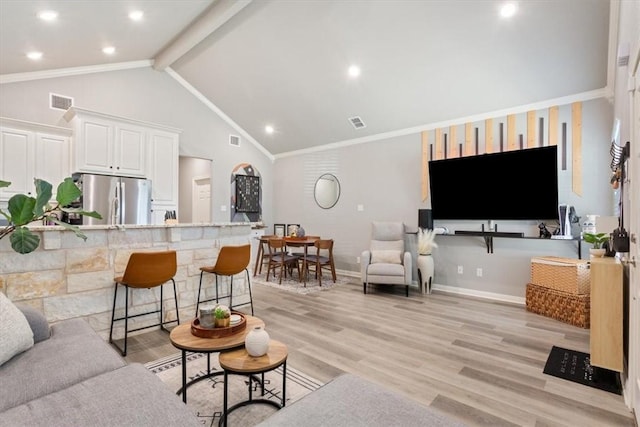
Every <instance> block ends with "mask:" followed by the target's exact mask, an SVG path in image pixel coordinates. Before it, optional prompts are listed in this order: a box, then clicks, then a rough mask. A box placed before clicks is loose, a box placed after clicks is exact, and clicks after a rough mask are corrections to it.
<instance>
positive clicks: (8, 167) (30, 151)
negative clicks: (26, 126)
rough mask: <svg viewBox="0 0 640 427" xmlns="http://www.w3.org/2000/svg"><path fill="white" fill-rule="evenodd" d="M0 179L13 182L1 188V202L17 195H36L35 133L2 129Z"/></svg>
mask: <svg viewBox="0 0 640 427" xmlns="http://www.w3.org/2000/svg"><path fill="white" fill-rule="evenodd" d="M0 179H1V180H2V181H9V182H11V185H10V186H9V187H4V188H0V200H8V199H10V198H11V196H13V195H15V194H26V195H35V187H34V185H33V179H34V133H33V132H31V131H28V130H20V129H12V128H6V127H0Z"/></svg>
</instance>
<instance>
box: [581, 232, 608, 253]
mask: <svg viewBox="0 0 640 427" xmlns="http://www.w3.org/2000/svg"><path fill="white" fill-rule="evenodd" d="M582 238H583V239H584V241H585V242H587V243H591V244H592V245H593V249H601V248H602V244H603V243H604V242H607V241H608V240H609V235H608V234H606V233H598V234H593V233H584V234H583V235H582Z"/></svg>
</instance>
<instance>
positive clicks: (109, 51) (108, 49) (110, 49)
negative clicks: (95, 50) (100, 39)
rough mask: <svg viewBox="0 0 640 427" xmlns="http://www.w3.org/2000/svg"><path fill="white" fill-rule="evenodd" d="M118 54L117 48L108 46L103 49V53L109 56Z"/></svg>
mask: <svg viewBox="0 0 640 427" xmlns="http://www.w3.org/2000/svg"><path fill="white" fill-rule="evenodd" d="M115 52H116V48H115V47H113V46H107V47H103V48H102V53H105V54H107V55H113V54H114V53H115Z"/></svg>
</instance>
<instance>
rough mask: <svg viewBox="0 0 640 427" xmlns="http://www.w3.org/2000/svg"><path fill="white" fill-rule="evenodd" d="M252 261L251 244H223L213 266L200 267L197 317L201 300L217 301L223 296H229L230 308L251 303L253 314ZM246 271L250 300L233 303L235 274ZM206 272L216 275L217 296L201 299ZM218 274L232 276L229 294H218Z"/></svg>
mask: <svg viewBox="0 0 640 427" xmlns="http://www.w3.org/2000/svg"><path fill="white" fill-rule="evenodd" d="M250 261H251V245H250V244H246V245H241V246H223V247H222V248H220V253H219V254H218V259H217V260H216V264H215V265H214V266H213V267H200V284H199V285H198V298H197V300H196V317H198V309H199V307H200V303H201V302H209V301H214V300H215V302H216V303H217V302H219V301H220V299H221V298H229V310H232V309H233V308H234V307H240V306H242V305H247V304H251V315H252V316H253V296H252V295H251V280H250V278H249V270H248V269H247V267H248V266H249V262H250ZM243 271H244V272H245V273H246V275H247V284H248V287H249V302H248V303H246V302H245V303H241V304H237V305H235V306H234V305H233V276H235V275H237V274H240V273H242V272H243ZM204 273H211V274H214V275H215V282H216V297H215V298H209V299H205V300H202V301H201V300H200V293H201V291H202V277H203V276H204ZM218 276H226V277H230V284H229V294H228V295H222V296H220V295H219V294H218Z"/></svg>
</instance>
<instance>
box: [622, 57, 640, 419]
mask: <svg viewBox="0 0 640 427" xmlns="http://www.w3.org/2000/svg"><path fill="white" fill-rule="evenodd" d="M639 54H640V52H639ZM637 65H638V64H637V63H636V69H635V72H634V76H635V91H632V92H631V97H632V103H631V135H632V138H631V144H630V146H631V153H630V156H629V175H630V176H629V180H628V181H627V182H626V183H625V184H627V187H626V188H627V189H628V191H629V193H628V194H629V195H630V199H631V203H630V205H631V206H630V210H629V218H630V219H631V220H630V221H629V235H630V236H631V246H630V254H629V258H630V259H631V263H629V264H628V265H629V281H630V285H629V286H630V289H629V294H630V303H629V305H630V307H629V359H628V360H629V383H630V386H631V399H632V402H631V404H632V406H633V409H634V411H635V414H636V423H637V424H638V425H640V181H639V180H640V69H639V67H638V66H637ZM629 181H630V182H629ZM632 188H633V189H632ZM634 261H635V262H634Z"/></svg>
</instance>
